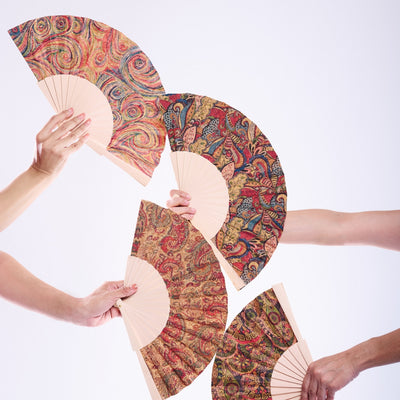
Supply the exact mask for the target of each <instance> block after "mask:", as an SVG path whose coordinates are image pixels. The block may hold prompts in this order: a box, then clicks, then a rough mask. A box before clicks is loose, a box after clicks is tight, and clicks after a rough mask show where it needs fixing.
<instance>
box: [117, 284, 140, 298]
mask: <svg viewBox="0 0 400 400" xmlns="http://www.w3.org/2000/svg"><path fill="white" fill-rule="evenodd" d="M136 292H137V286H136V284H133V285H130V286H122V287H120V288H118V289H115V290H114V291H113V293H112V294H113V297H114V299H115V301H117V300H118V299H121V298H125V297H129V296H132V295H133V294H135V293H136Z"/></svg>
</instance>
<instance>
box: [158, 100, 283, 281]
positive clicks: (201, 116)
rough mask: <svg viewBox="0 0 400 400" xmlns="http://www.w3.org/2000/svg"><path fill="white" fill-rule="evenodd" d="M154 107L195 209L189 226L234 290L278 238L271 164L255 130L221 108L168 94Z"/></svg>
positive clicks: (276, 167)
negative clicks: (208, 247) (158, 110)
mask: <svg viewBox="0 0 400 400" xmlns="http://www.w3.org/2000/svg"><path fill="white" fill-rule="evenodd" d="M159 104H160V106H161V108H162V118H163V121H164V123H165V126H166V129H167V133H168V137H169V141H170V145H171V149H172V155H171V157H172V164H173V166H174V171H175V175H176V178H177V181H178V185H179V188H180V189H182V190H185V191H187V192H189V193H190V195H191V197H192V205H193V207H195V208H196V210H197V212H196V215H195V217H194V218H193V220H192V223H193V224H194V225H195V226H196V227H197V228H198V229H199V230H200V231H201V232H202V233H203V234H204V236H205V238H206V239H207V240H209V241H211V242H212V244H213V247H214V249H215V247H216V248H217V249H218V250H217V252H216V255H217V257H218V259H219V261H220V263H221V265H223V266H224V268H225V269H226V271H227V273H228V275H229V277H230V278H231V279H232V280H233V283H234V285H235V286H236V288H237V289H240V288H241V287H243V286H244V285H245V284H247V283H249V282H250V281H251V280H252V279H254V278H255V277H256V276H257V275H258V273H259V272H260V271H261V270H262V269H263V267H264V266H265V264H266V263H267V262H268V261H269V259H270V257H271V255H272V253H273V251H274V250H275V248H276V246H277V244H278V239H279V238H280V236H281V234H282V229H283V224H284V220H285V216H286V186H285V180H284V175H283V172H282V168H281V166H280V163H279V159H278V157H277V155H276V153H275V151H274V150H273V148H272V146H271V144H270V142H269V141H268V139H267V138H266V137H265V136H264V135H263V134H262V132H261V131H260V130H259V129H258V128H257V126H256V125H255V124H254V123H253V122H252V121H250V120H249V119H248V118H246V117H245V116H244V115H243V114H242V113H240V112H239V111H237V110H235V109H234V108H232V107H230V106H228V105H227V104H225V103H222V102H220V101H217V100H213V99H211V98H209V97H205V96H197V95H193V94H173V95H166V96H162V97H161V100H160V103H159ZM207 164H208V165H207ZM214 244H215V246H214ZM225 259H226V260H227V261H228V262H226V261H225Z"/></svg>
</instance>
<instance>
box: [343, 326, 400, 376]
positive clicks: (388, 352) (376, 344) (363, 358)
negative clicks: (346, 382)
mask: <svg viewBox="0 0 400 400" xmlns="http://www.w3.org/2000/svg"><path fill="white" fill-rule="evenodd" d="M347 352H348V353H349V354H350V357H351V359H352V360H353V362H354V365H355V369H356V370H357V372H361V371H364V370H366V369H368V368H373V367H378V366H380V365H386V364H392V363H395V362H400V329H397V330H395V331H393V332H390V333H388V334H386V335H383V336H378V337H374V338H371V339H369V340H367V341H365V342H363V343H360V344H358V345H357V346H354V347H352V348H351V349H349V350H347Z"/></svg>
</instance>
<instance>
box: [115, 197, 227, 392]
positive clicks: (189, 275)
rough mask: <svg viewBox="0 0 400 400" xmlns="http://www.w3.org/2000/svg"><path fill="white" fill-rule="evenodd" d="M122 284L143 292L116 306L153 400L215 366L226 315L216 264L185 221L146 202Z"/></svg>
mask: <svg viewBox="0 0 400 400" xmlns="http://www.w3.org/2000/svg"><path fill="white" fill-rule="evenodd" d="M125 283H126V284H131V283H136V284H137V286H138V291H137V293H136V294H135V295H134V296H131V297H130V298H128V299H126V300H120V301H119V302H118V303H117V305H118V307H119V308H120V310H121V314H122V316H123V319H124V322H125V325H126V328H127V331H128V335H129V338H130V341H131V344H132V347H133V349H134V350H135V351H136V352H137V356H138V358H139V362H140V364H141V366H142V369H143V373H144V376H145V378H146V382H147V384H148V387H149V390H150V393H151V395H152V398H153V399H165V398H168V397H169V396H172V395H174V394H176V393H178V392H179V391H180V390H182V389H183V388H184V387H185V386H187V385H189V384H190V383H191V382H192V381H193V380H194V379H195V378H196V377H197V376H198V375H199V374H200V373H201V372H202V371H203V370H204V368H205V367H206V366H207V365H208V364H209V363H210V361H211V359H212V358H213V357H214V354H215V352H216V350H217V347H218V346H219V344H220V341H221V338H222V335H223V333H224V329H225V324H226V318H227V294H226V289H225V281H224V277H223V274H222V272H221V270H220V267H219V263H218V261H217V259H216V258H215V256H214V253H213V251H212V249H211V247H210V246H209V244H208V243H207V242H206V240H205V239H204V237H203V236H202V234H201V233H200V232H199V231H198V230H197V229H196V228H195V227H193V225H192V224H191V223H190V222H188V221H186V220H185V219H184V218H182V217H180V216H178V215H177V214H175V213H173V212H172V211H170V210H167V209H165V208H162V207H159V206H157V205H156V204H153V203H150V202H146V201H142V203H141V206H140V211H139V217H138V222H137V226H136V232H135V238H134V241H133V245H132V254H131V256H130V257H129V260H128V267H127V272H126V277H125Z"/></svg>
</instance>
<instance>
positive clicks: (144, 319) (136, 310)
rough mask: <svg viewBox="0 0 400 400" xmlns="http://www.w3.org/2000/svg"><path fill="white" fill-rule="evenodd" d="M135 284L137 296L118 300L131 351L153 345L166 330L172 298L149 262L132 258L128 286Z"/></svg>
mask: <svg viewBox="0 0 400 400" xmlns="http://www.w3.org/2000/svg"><path fill="white" fill-rule="evenodd" d="M134 283H136V285H137V287H138V290H137V292H136V293H135V294H134V295H133V296H131V297H129V298H127V299H125V300H118V302H117V306H118V307H119V309H120V311H121V314H122V317H123V319H124V322H125V326H126V330H127V332H128V335H129V339H130V341H131V345H132V349H133V350H135V351H137V350H139V349H140V348H142V347H144V346H146V345H148V344H149V343H151V342H152V341H153V340H154V339H155V338H156V337H157V336H158V335H159V334H160V333H161V331H162V330H163V329H164V327H165V324H166V323H167V321H168V316H169V294H168V290H167V288H166V286H165V282H164V280H163V278H162V277H161V275H160V274H159V273H158V272H157V271H156V270H155V269H154V267H153V266H152V265H150V264H149V263H148V262H147V261H145V260H142V259H140V258H138V257H133V256H129V258H128V262H127V267H126V275H125V285H126V286H128V285H132V284H134Z"/></svg>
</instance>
